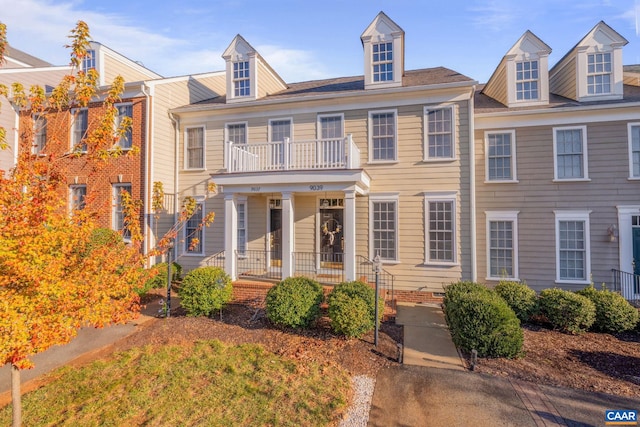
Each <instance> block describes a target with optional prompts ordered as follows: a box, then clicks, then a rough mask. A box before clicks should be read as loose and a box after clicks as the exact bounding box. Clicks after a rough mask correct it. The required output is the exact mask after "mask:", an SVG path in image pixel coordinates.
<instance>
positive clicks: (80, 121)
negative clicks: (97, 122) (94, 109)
mask: <svg viewBox="0 0 640 427" xmlns="http://www.w3.org/2000/svg"><path fill="white" fill-rule="evenodd" d="M71 116H72V120H73V126H72V133H71V148H72V150H73V151H79V152H86V151H87V144H86V142H84V139H85V137H86V136H87V129H88V128H89V110H88V109H87V108H78V109H73V110H71Z"/></svg>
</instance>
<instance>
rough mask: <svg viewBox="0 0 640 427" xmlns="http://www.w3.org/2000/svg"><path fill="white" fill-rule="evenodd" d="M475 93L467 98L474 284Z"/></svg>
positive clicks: (473, 274) (473, 275)
mask: <svg viewBox="0 0 640 427" xmlns="http://www.w3.org/2000/svg"><path fill="white" fill-rule="evenodd" d="M475 93H476V85H473V87H472V88H471V96H470V97H469V174H470V180H469V181H470V183H469V191H470V193H471V194H470V199H469V209H470V210H471V236H470V241H471V281H473V282H476V281H477V280H478V265H477V259H478V254H477V248H476V149H475V145H476V143H475V141H476V135H475V132H476V127H475V112H474V105H473V102H474V96H475Z"/></svg>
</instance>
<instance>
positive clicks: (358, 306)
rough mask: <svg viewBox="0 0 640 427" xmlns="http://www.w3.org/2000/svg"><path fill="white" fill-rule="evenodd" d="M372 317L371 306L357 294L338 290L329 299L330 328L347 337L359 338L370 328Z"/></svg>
mask: <svg viewBox="0 0 640 427" xmlns="http://www.w3.org/2000/svg"><path fill="white" fill-rule="evenodd" d="M373 317H374V316H372V314H371V307H369V305H368V304H367V303H366V301H365V300H364V299H362V298H360V297H359V296H350V295H349V294H347V293H342V292H338V293H335V294H332V297H331V299H330V300H329V318H330V319H331V328H332V329H333V330H334V331H335V332H337V333H339V334H343V335H345V336H347V337H349V338H360V337H361V336H362V335H364V334H365V333H367V332H369V331H370V330H372V329H373V328H374V327H375V325H374V323H373Z"/></svg>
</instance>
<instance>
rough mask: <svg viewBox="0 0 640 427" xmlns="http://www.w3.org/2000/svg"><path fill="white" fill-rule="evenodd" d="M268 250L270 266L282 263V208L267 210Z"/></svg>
mask: <svg viewBox="0 0 640 427" xmlns="http://www.w3.org/2000/svg"><path fill="white" fill-rule="evenodd" d="M269 217H270V220H269V251H270V259H271V266H272V267H280V266H281V265H282V209H273V208H272V209H270V212H269Z"/></svg>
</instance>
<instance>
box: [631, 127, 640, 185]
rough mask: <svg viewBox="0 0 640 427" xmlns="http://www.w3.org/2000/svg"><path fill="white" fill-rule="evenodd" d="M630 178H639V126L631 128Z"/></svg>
mask: <svg viewBox="0 0 640 427" xmlns="http://www.w3.org/2000/svg"><path fill="white" fill-rule="evenodd" d="M631 164H632V174H633V175H632V176H634V177H636V178H638V177H640V126H632V127H631Z"/></svg>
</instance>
